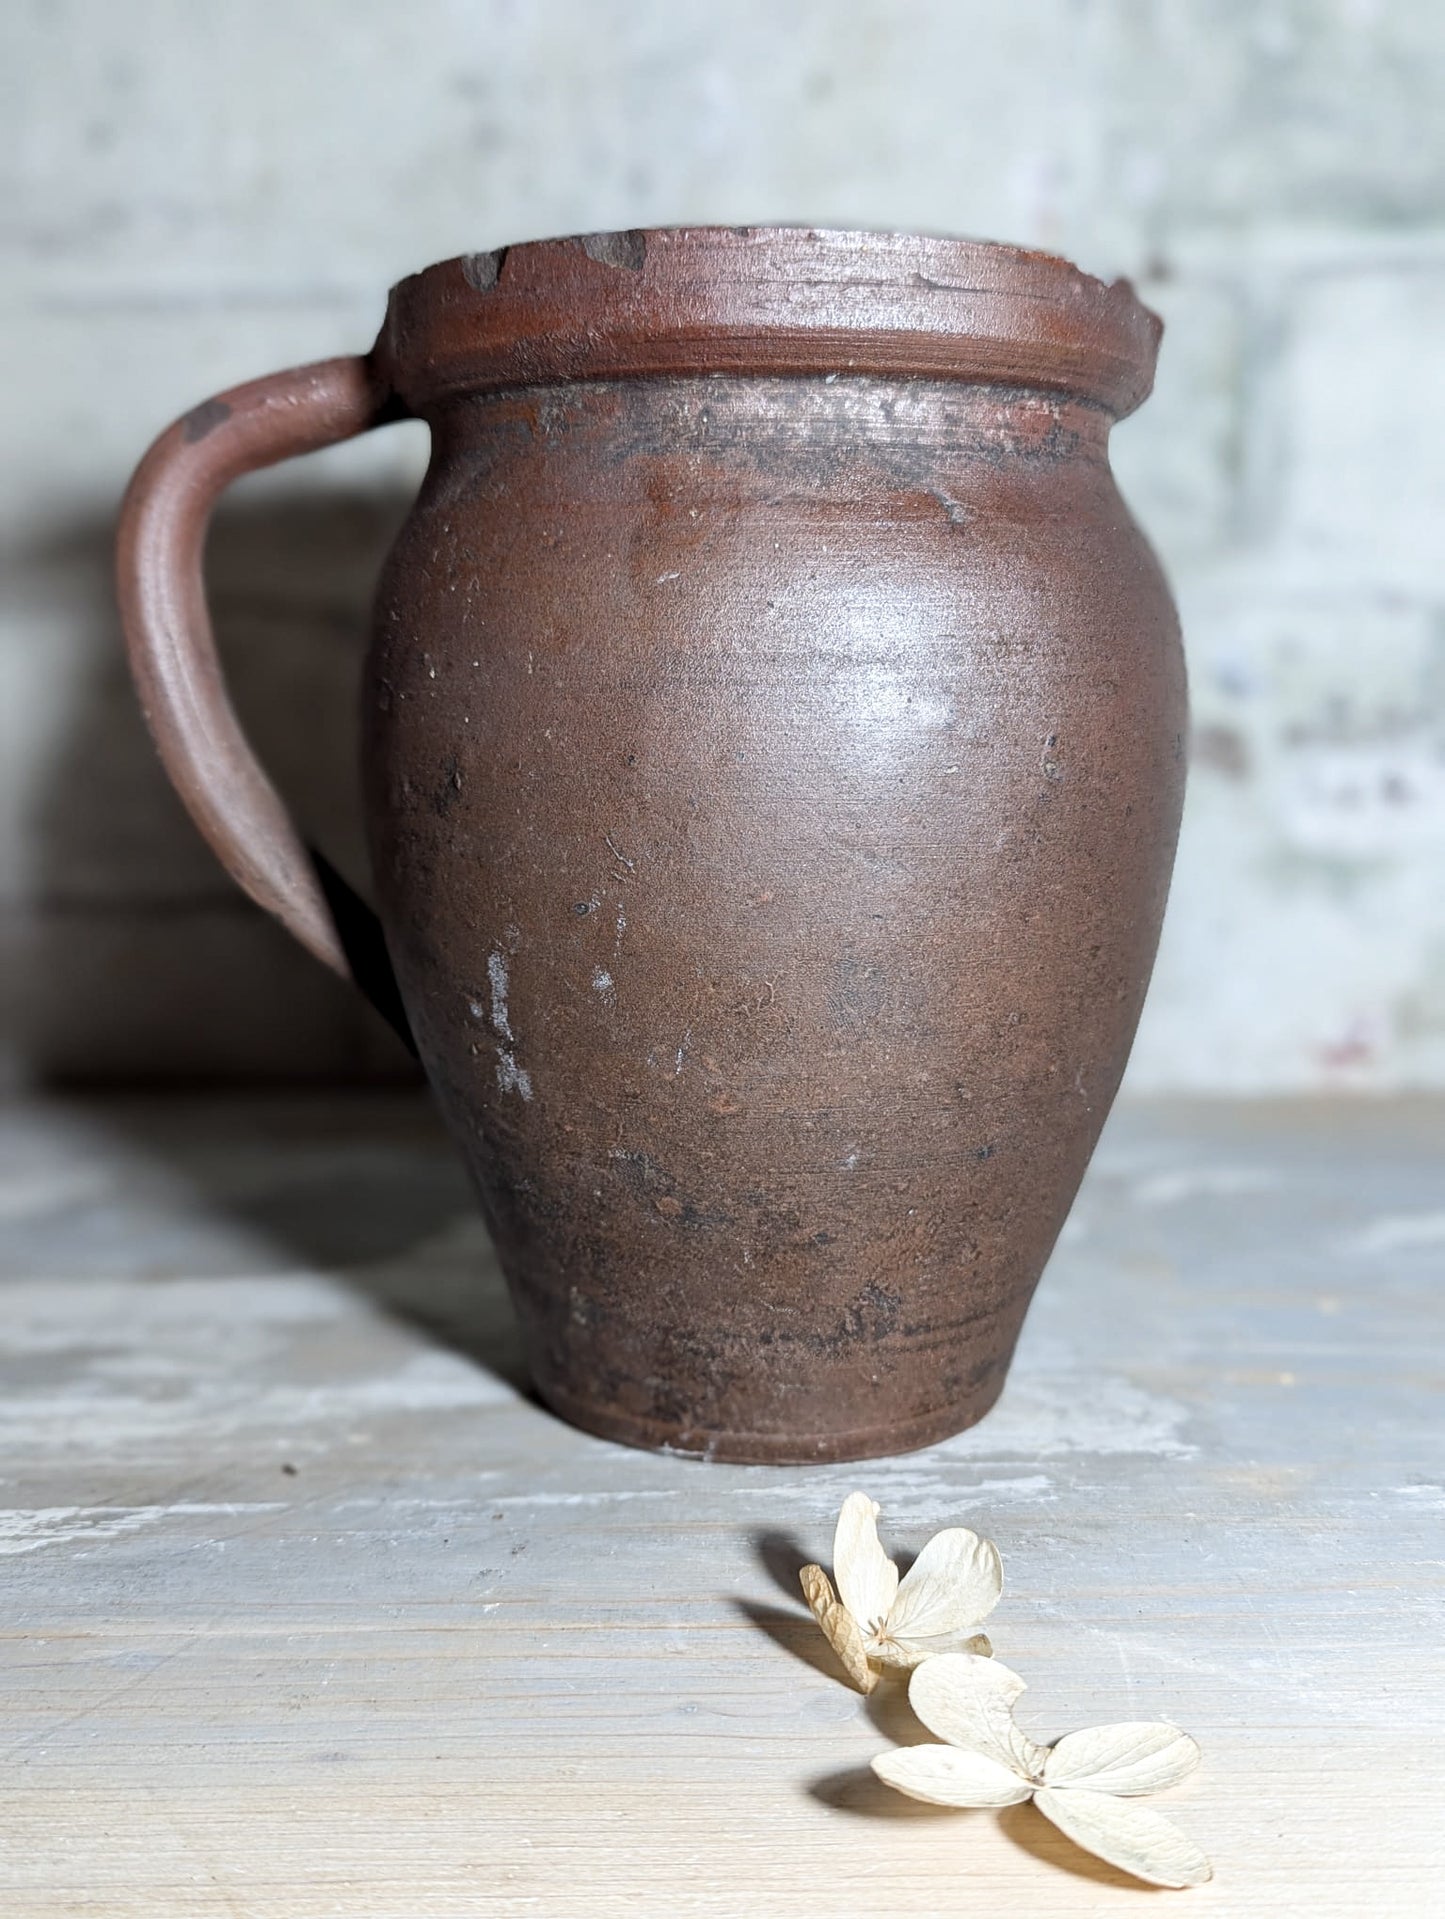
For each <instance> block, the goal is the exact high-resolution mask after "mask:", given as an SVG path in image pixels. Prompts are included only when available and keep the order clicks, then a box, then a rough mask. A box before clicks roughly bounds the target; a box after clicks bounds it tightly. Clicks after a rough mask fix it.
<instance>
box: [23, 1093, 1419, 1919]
mask: <svg viewBox="0 0 1445 1919" xmlns="http://www.w3.org/2000/svg"><path fill="white" fill-rule="evenodd" d="M0 1167H3V1172H0V1222H3V1244H4V1256H3V1270H4V1274H5V1284H4V1286H3V1289H0V1347H3V1355H0V1365H3V1377H4V1389H3V1399H0V1501H3V1505H4V1508H5V1510H4V1511H3V1512H0V1648H3V1660H4V1684H3V1714H4V1724H3V1728H0V1738H3V1745H4V1753H5V1758H4V1765H3V1768H0V1795H3V1804H0V1913H3V1914H4V1915H6V1919H29V1916H30V1915H40V1914H45V1915H51V1914H61V1913H65V1914H71V1913H84V1914H104V1915H107V1919H112V1916H115V1919H121V1916H123V1915H126V1916H128V1915H142V1914H143V1915H146V1916H147V1919H171V1916H172V1915H183V1914H184V1915H190V1914H195V1915H211V1914H245V1915H254V1916H255V1919H320V1916H321V1915H338V1916H344V1919H373V1916H374V1915H395V1919H426V1916H427V1915H433V1914H484V1915H503V1914H543V1915H552V1914H558V1915H569V1916H570V1915H573V1914H576V1915H579V1916H582V1915H585V1916H587V1919H592V1916H593V1915H595V1916H596V1919H607V1915H613V1914H618V1915H624V1914H625V1915H627V1919H652V1915H659V1916H660V1919H690V1916H693V1915H733V1914H737V1915H744V1916H745V1919H765V1916H767V1915H773V1914H784V1913H786V1914H790V1915H793V1914H807V1915H808V1916H809V1919H829V1916H831V1915H853V1914H859V1915H863V1914H867V1915H874V1914H883V1913H894V1912H896V1913H897V1914H899V1915H923V1914H985V1913H986V1914H990V1915H998V1914H1006V1913H1008V1912H1012V1911H1016V1912H1019V1913H1028V1914H1029V1915H1031V1916H1035V1919H1037V1916H1046V1915H1055V1914H1058V1915H1063V1914H1096V1913H1097V1914H1110V1913H1116V1912H1117V1913H1123V1912H1135V1913H1138V1912H1140V1911H1143V1910H1145V1909H1150V1910H1157V1909H1158V1908H1157V1905H1156V1904H1155V1903H1154V1902H1157V1901H1160V1900H1163V1901H1165V1902H1172V1901H1179V1902H1182V1904H1181V1909H1182V1910H1191V1911H1198V1912H1200V1913H1201V1914H1203V1913H1210V1914H1214V1915H1219V1914H1229V1915H1240V1919H1245V1915H1249V1916H1250V1919H1257V1916H1258V1915H1266V1914H1288V1915H1291V1916H1292V1919H1293V1915H1303V1914H1309V1915H1336V1914H1349V1915H1356V1914H1358V1915H1370V1919H1376V1916H1377V1915H1394V1914H1402V1915H1404V1914H1408V1915H1416V1914H1419V1915H1425V1914H1439V1913H1445V1876H1442V1875H1445V1810H1442V1808H1445V1679H1442V1665H1445V1658H1442V1653H1445V1618H1442V1611H1445V1608H1442V1563H1445V1433H1442V1421H1441V1388H1442V1383H1445V1351H1442V1338H1441V1328H1442V1299H1445V1289H1442V1286H1441V1279H1442V1272H1445V1107H1442V1106H1440V1105H1434V1106H1431V1105H1429V1104H1426V1103H1419V1104H1373V1103H1365V1102H1362V1103H1359V1104H1353V1105H1347V1106H1334V1107H1321V1106H1295V1107H1290V1106H1282V1105H1252V1106H1229V1105H1217V1106H1194V1107H1183V1106H1178V1105H1163V1106H1152V1105H1151V1106H1138V1107H1134V1108H1132V1109H1128V1110H1124V1111H1121V1112H1120V1113H1119V1114H1118V1115H1116V1117H1115V1120H1114V1121H1113V1122H1112V1124H1111V1126H1110V1129H1109V1131H1108V1133H1107V1134H1106V1137H1105V1140H1104V1143H1103V1145H1102V1146H1101V1148H1100V1150H1099V1154H1098V1157H1097V1159H1096V1161H1095V1164H1094V1167H1093V1169H1092V1171H1091V1173H1090V1176H1089V1180H1088V1182H1087V1185H1086V1187H1085V1191H1084V1194H1083V1196H1082V1198H1081V1199H1080V1202H1079V1205H1078V1207H1077V1208H1076V1209H1075V1213H1074V1216H1073V1218H1072V1220H1071V1221H1070V1224H1069V1227H1068V1229H1067V1230H1066V1233H1065V1236H1064V1239H1063V1242H1062V1243H1061V1245H1060V1247H1059V1250H1058V1252H1057V1254H1056V1255H1055V1258H1054V1261H1053V1263H1052V1265H1051V1267H1050V1269H1049V1272H1048V1274H1047V1276H1046V1278H1045V1281H1044V1285H1043V1288H1042V1290H1041V1292H1040V1295H1039V1298H1038V1301H1037V1303H1036V1305H1035V1308H1034V1312H1033V1315H1032V1318H1031V1319H1030V1322H1029V1326H1028V1329H1027V1332H1026V1334H1025V1337H1024V1342H1023V1347H1022V1349H1021V1351H1020V1355H1019V1359H1018V1363H1017V1366H1016V1368H1015V1371H1014V1375H1013V1378H1012V1382H1011V1384H1010V1386H1009V1388H1008V1390H1007V1392H1006V1394H1005V1397H1004V1399H1003V1401H1002V1403H1001V1405H1000V1406H999V1408H998V1409H997V1410H996V1412H995V1413H994V1414H993V1415H992V1416H991V1417H990V1418H989V1419H988V1420H986V1421H985V1422H984V1424H983V1425H982V1426H980V1427H979V1428H978V1429H977V1430H976V1431H974V1432H972V1433H968V1434H966V1435H964V1436H963V1437H962V1438H960V1439H957V1440H954V1441H951V1442H949V1443H948V1444H945V1445H942V1446H938V1447H935V1448H933V1449H932V1450H931V1451H929V1452H925V1453H919V1454H915V1455H913V1456H911V1457H908V1458H904V1459H895V1460H888V1461H884V1462H881V1463H878V1464H875V1465H864V1466H848V1467H839V1468H821V1469H812V1470H799V1471H793V1470H779V1469H774V1468H768V1467H721V1466H716V1465H704V1464H700V1463H697V1462H695V1461H691V1460H687V1459H681V1458H673V1457H665V1456H663V1457H658V1456H651V1455H648V1454H644V1453H636V1452H629V1451H626V1450H624V1449H622V1448H619V1447H615V1446H610V1445H607V1444H604V1443H602V1442H600V1441H597V1440H592V1439H588V1438H584V1437H583V1436H581V1435H580V1434H577V1433H574V1432H572V1431H570V1430H569V1429H568V1428H567V1427H565V1426H563V1425H561V1424H559V1423H558V1421H557V1420H555V1419H554V1418H552V1417H551V1416H550V1415H549V1414H548V1413H546V1412H544V1411H543V1410H541V1409H540V1408H539V1407H538V1406H537V1405H535V1404H534V1403H533V1402H532V1401H531V1400H530V1399H529V1398H528V1397H527V1396H526V1393H525V1391H524V1390H523V1388H522V1386H521V1383H520V1380H521V1375H520V1370H519V1360H518V1352H517V1346H516V1341H515V1338H514V1335H513V1332H512V1328H511V1324H510V1320H509V1316H508V1312H507V1309H506V1306H505V1303H504V1301H503V1298H502V1295H501V1291H500V1283H499V1281H498V1279H497V1276H496V1272H495V1268H494V1266H493V1264H492V1262H491V1256H490V1254H489V1252H488V1249H487V1245H486V1241H485V1239H484V1236H483V1234H482V1232H481V1229H480V1227H479V1225H478V1223H477V1220H476V1218H475V1216H474V1213H473V1211H472V1208H471V1205H470V1203H469V1199H468V1195H467V1191H466V1189H465V1186H464V1184H463V1181H462V1179H461V1178H460V1177H459V1175H458V1173H457V1171H456V1169H455V1168H454V1166H453V1164H452V1162H451V1160H450V1159H449V1157H448V1155H447V1151H446V1148H445V1145H444V1144H443V1142H442V1141H441V1139H440V1137H439V1135H438V1133H437V1131H436V1128H435V1125H434V1123H433V1122H432V1121H431V1119H430V1118H429V1117H428V1115H427V1113H426V1112H425V1110H424V1109H423V1108H421V1107H420V1106H419V1105H417V1104H416V1103H414V1102H412V1101H410V1100H409V1099H405V1098H400V1097H397V1098H389V1099H378V1098H368V1099H357V1100H354V1101H349V1102H340V1101H336V1100H311V1101H288V1102H280V1101H269V1102H256V1101H250V1102H247V1101H244V1100H229V1101H227V1102H225V1103H214V1102H213V1103H204V1102H202V1103H197V1102H195V1101H191V1100H172V1101H170V1102H154V1103H122V1104H115V1103H110V1104H106V1103H96V1104H70V1105H45V1106H38V1107H36V1106H31V1107H23V1108H17V1109H14V1110H12V1111H11V1112H10V1114H9V1115H8V1117H7V1118H6V1119H5V1121H4V1122H3V1127H0ZM855 1486H856V1487H861V1488H863V1489H865V1490H866V1491H868V1492H871V1493H872V1494H873V1495H874V1496H875V1497H876V1498H877V1499H879V1500H880V1501H881V1502H882V1504H883V1507H884V1516H885V1536H886V1538H887V1539H888V1540H889V1542H890V1543H891V1544H894V1545H896V1546H897V1547H898V1548H899V1549H900V1550H902V1551H905V1552H907V1551H916V1550H917V1548H918V1547H919V1546H920V1545H921V1544H922V1543H923V1541H924V1540H925V1539H926V1538H927V1537H928V1535H929V1534H930V1533H932V1532H933V1531H934V1530H935V1529H936V1528H938V1527H940V1526H943V1525H946V1524H950V1523H966V1524H968V1525H972V1526H974V1527H977V1528H978V1529H980V1530H982V1531H984V1532H986V1533H988V1534H990V1535H991V1536H992V1537H993V1538H994V1539H995V1540H997V1542H998V1544H999V1546H1000V1548H1001V1550H1002V1553H1003V1557H1004V1568H1005V1575H1006V1579H1007V1589H1006V1592H1005V1595H1004V1599H1003V1602H1002V1604H1001V1605H1000V1607H999V1609H998V1611H997V1613H996V1614H995V1615H994V1618H993V1620H992V1621H991V1622H990V1623H991V1628H992V1631H993V1638H994V1643H995V1647H996V1650H997V1652H998V1654H999V1656H1000V1657H1001V1658H1003V1659H1005V1660H1006V1661H1007V1662H1008V1663H1009V1664H1011V1665H1014V1666H1016V1667H1017V1668H1018V1669H1019V1670H1020V1671H1021V1672H1022V1673H1023V1674H1024V1676H1025V1677H1026V1678H1027V1679H1028V1680H1029V1681H1030V1687H1031V1689H1030V1692H1029V1694H1028V1695H1027V1698H1026V1699H1025V1701H1024V1708H1025V1710H1024V1712H1023V1714H1022V1715H1021V1716H1022V1717H1023V1718H1024V1721H1025V1723H1026V1725H1027V1726H1028V1727H1029V1729H1030V1730H1032V1731H1034V1732H1035V1733H1037V1734H1040V1735H1042V1736H1045V1737H1052V1736H1054V1735H1056V1734H1057V1733H1060V1732H1063V1731H1066V1730H1068V1729H1070V1728H1071V1727H1075V1726H1080V1725H1086V1724H1090V1723H1094V1722H1097V1721H1100V1720H1107V1719H1117V1718H1153V1717H1167V1718H1172V1719H1176V1720H1177V1721H1178V1722H1179V1723H1180V1724H1182V1725H1183V1726H1185V1727H1186V1728H1188V1729H1189V1730H1190V1731H1192V1732H1193V1733H1194V1734H1195V1735H1196V1736H1197V1737H1198V1738H1199V1740H1200V1741H1201V1743H1202V1745H1203V1747H1204V1754H1205V1759H1204V1765H1203V1767H1202V1768H1201V1770H1200V1772H1199V1773H1198V1774H1197V1775H1196V1776H1195V1777H1194V1779H1192V1780H1191V1781H1190V1782H1188V1783H1187V1784H1186V1785H1185V1786H1183V1787H1181V1788H1180V1789H1178V1790H1177V1791H1176V1792H1174V1793H1171V1794H1169V1795H1168V1796H1167V1798H1166V1799H1161V1800H1159V1801H1155V1802H1153V1803H1155V1804H1157V1805H1158V1806H1159V1807H1160V1808H1161V1809H1163V1810H1167V1811H1168V1812H1169V1813H1170V1815H1171V1816H1172V1817H1174V1818H1175V1819H1176V1820H1177V1822H1178V1823H1179V1824H1180V1825H1181V1826H1183V1827H1185V1828H1186V1829H1187V1830H1188V1831H1189V1833H1190V1834H1191V1835H1192V1836H1193V1837H1194V1838H1196V1839H1197V1840H1198V1841H1199V1842H1200V1844H1202V1845H1203V1846H1204V1848H1205V1850H1206V1851H1208V1852H1209V1853H1210V1854H1211V1855H1212V1857H1213V1859H1214V1862H1215V1871H1216V1878H1215V1880H1214V1882H1213V1884H1212V1885H1210V1886H1207V1887H1204V1888H1202V1889H1200V1890H1198V1891H1195V1892H1185V1893H1162V1892H1150V1891H1146V1890H1143V1889H1140V1888H1138V1887H1136V1886H1135V1885H1134V1883H1133V1882H1132V1881H1128V1880H1125V1879H1124V1878H1123V1877H1122V1876H1121V1875H1119V1874H1117V1873H1115V1872H1113V1871H1112V1870H1110V1869H1109V1868H1107V1867H1104V1866H1101V1865H1097V1864H1095V1863H1094V1862H1092V1861H1091V1860H1089V1859H1088V1858H1087V1857H1086V1856H1085V1855H1083V1854H1081V1853H1079V1852H1077V1851H1075V1850H1074V1849H1073V1848H1072V1847H1071V1846H1069V1844H1068V1843H1067V1842H1066V1841H1065V1840H1063V1839H1062V1838H1061V1837H1060V1836H1059V1835H1057V1834H1056V1833H1055V1832H1054V1830H1053V1828H1052V1827H1050V1826H1048V1825H1046V1824H1045V1822H1044V1821H1043V1820H1042V1818H1040V1817H1039V1816H1038V1815H1037V1814H1035V1813H1034V1812H1033V1811H1032V1810H1031V1809H1030V1808H1027V1807H1024V1808H1017V1809H1014V1810H1013V1811H1011V1812H1009V1813H1005V1814H1002V1815H1000V1814H996V1813H992V1812H978V1813H949V1812H944V1811H938V1810H932V1809H929V1808H926V1807H922V1806H917V1805H913V1804H911V1803H910V1802H907V1801H904V1800H902V1799H899V1798H897V1797H895V1796H893V1795H891V1794H889V1793H887V1792H886V1791H885V1790H884V1789H883V1788H882V1787H881V1786H877V1785H875V1784H874V1782H873V1781H872V1778H871V1775H870V1774H869V1773H868V1772H867V1769H866V1768H867V1761H868V1759H869V1757H870V1756H871V1755H872V1754H873V1753H875V1752H878V1751H881V1750H883V1749H884V1748H886V1747H888V1746H890V1745H892V1744H894V1743H896V1742H899V1741H902V1742H905V1743H906V1742H908V1741H910V1740H912V1739H916V1738H918V1737H920V1736H921V1732H920V1729H919V1728H918V1726H917V1725H916V1722H913V1721H912V1720H911V1718H910V1715H909V1712H908V1708H907V1705H906V1701H905V1700H904V1699H903V1698H902V1697H901V1696H900V1695H899V1694H898V1693H896V1692H891V1691H884V1690H881V1689H880V1692H879V1693H878V1694H876V1695H875V1696H874V1697H873V1699H871V1700H867V1701H865V1700H864V1699H863V1698H861V1697H860V1696H859V1695H858V1694H856V1693H854V1692H851V1691H849V1690H848V1689H847V1688H846V1687H845V1686H844V1684H843V1683H842V1682H841V1681H840V1680H839V1679H838V1678H837V1677H836V1676H835V1674H834V1671H833V1669H832V1667H831V1662H830V1660H829V1657H828V1655H827V1654H826V1652H825V1651H824V1649H823V1645H822V1641H821V1639H820V1638H819V1637H818V1635H817V1634H816V1631H815V1629H814V1627H813V1626H812V1624H811V1622H810V1621H809V1620H808V1618H807V1617H806V1615H805V1614H804V1612H803V1609H802V1605H801V1601H800V1599H799V1596H798V1593H797V1590H796V1567H797V1565H798V1563H799V1561H800V1559H801V1558H803V1557H804V1556H807V1557H821V1558H823V1559H825V1560H826V1558H827V1557H828V1550H829V1545H830V1539H831V1530H832V1519H833V1515H834V1513H835V1511H836V1508H837V1505H838V1503H839V1501H840V1500H841V1498H842V1496H843V1495H844V1494H845V1493H846V1492H848V1491H849V1490H851V1489H853V1488H854V1487H855Z"/></svg>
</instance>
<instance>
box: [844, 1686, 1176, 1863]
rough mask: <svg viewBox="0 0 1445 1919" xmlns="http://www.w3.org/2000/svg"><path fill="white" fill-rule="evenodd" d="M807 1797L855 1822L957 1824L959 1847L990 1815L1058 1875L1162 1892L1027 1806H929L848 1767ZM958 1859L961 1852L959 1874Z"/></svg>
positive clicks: (870, 1774) (866, 1770)
mask: <svg viewBox="0 0 1445 1919" xmlns="http://www.w3.org/2000/svg"><path fill="white" fill-rule="evenodd" d="M899 1743H900V1744H916V1743H917V1727H916V1724H915V1732H914V1737H913V1739H911V1740H907V1739H905V1740H901V1741H899ZM808 1796H809V1797H810V1798H812V1799H816V1800H817V1801H818V1803H819V1804H820V1805H823V1806H827V1807H829V1808H830V1809H831V1810H832V1811H834V1812H841V1813H847V1814H849V1815H851V1816H852V1817H854V1818H860V1819H891V1820H898V1819H919V1820H927V1821H930V1822H931V1821H934V1820H954V1821H957V1822H958V1825H959V1827H960V1831H959V1844H960V1848H962V1847H964V1846H965V1845H966V1844H967V1840H968V1836H969V1835H968V1831H967V1828H968V1827H969V1826H971V1825H975V1824H976V1822H977V1821H979V1820H981V1819H987V1818H990V1817H991V1818H994V1819H996V1820H997V1822H998V1829H999V1831H1000V1832H1001V1833H1002V1834H1003V1836H1004V1837H1005V1839H1007V1840H1008V1841H1009V1843H1010V1844H1011V1845H1014V1846H1017V1847H1018V1849H1019V1851H1020V1852H1026V1853H1028V1854H1030V1855H1031V1856H1032V1857H1033V1858H1035V1859H1038V1860H1041V1861H1042V1862H1043V1863H1044V1864H1045V1865H1046V1866H1052V1867H1055V1868H1057V1870H1059V1871H1060V1872H1067V1873H1069V1874H1071V1875H1072V1876H1073V1877H1074V1878H1075V1879H1086V1880H1088V1881H1089V1882H1090V1884H1092V1885H1096V1886H1117V1887H1119V1888H1120V1889H1121V1890H1122V1891H1126V1892H1141V1893H1149V1892H1162V1891H1163V1890H1164V1888H1163V1887H1161V1886H1150V1885H1146V1884H1145V1883H1144V1882H1143V1880H1140V1879H1135V1878H1133V1877H1132V1876H1131V1875H1130V1874H1129V1873H1127V1872H1120V1871H1119V1869H1118V1868H1117V1867H1115V1866H1111V1865H1108V1864H1106V1863H1105V1861H1104V1860H1102V1859H1096V1858H1094V1856H1093V1854H1092V1853H1088V1852H1085V1851H1084V1850H1083V1848H1082V1847H1081V1846H1076V1845H1073V1844H1072V1843H1071V1842H1070V1841H1069V1840H1068V1839H1066V1838H1065V1837H1064V1836H1063V1834H1062V1833H1061V1832H1059V1831H1058V1829H1057V1828H1056V1827H1054V1826H1051V1825H1050V1824H1049V1822H1048V1820H1046V1819H1045V1818H1044V1816H1043V1815H1042V1813H1039V1812H1036V1811H1035V1810H1034V1808H1033V1807H1032V1806H1029V1805H1023V1806H1005V1807H1004V1808H1003V1809H1002V1810H1001V1811H998V1812H993V1813H990V1812H988V1811H985V1810H982V1809H980V1810H978V1811H966V1810H964V1809H962V1808H959V1807H956V1806H930V1805H928V1804H926V1803H925V1802H924V1801H923V1800H921V1799H910V1798H909V1797H908V1795H907V1794H906V1793H901V1792H894V1791H893V1789H892V1788H891V1787H889V1786H885V1785H884V1783H883V1781H882V1780H881V1779H880V1778H879V1777H878V1775H877V1774H876V1773H875V1772H874V1771H873V1770H872V1769H871V1767H868V1766H852V1767H849V1768H848V1769H847V1770H846V1771H843V1772H832V1773H825V1774H824V1775H823V1776H822V1777H821V1778H818V1779H814V1780H813V1781H812V1782H811V1783H810V1785H809V1786H808ZM963 1860H964V1854H963V1852H962V1850H961V1851H960V1870H962V1868H963Z"/></svg>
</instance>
